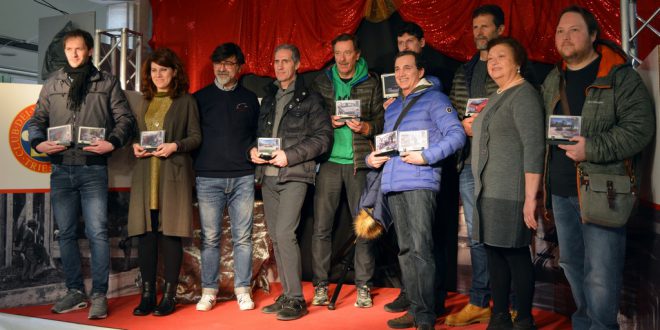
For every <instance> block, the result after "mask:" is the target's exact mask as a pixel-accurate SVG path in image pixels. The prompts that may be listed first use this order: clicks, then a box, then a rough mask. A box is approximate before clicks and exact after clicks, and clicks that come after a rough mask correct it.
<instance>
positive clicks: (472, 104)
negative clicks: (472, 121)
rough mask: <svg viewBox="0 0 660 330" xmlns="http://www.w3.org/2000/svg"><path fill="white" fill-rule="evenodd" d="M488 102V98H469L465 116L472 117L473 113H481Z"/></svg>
mask: <svg viewBox="0 0 660 330" xmlns="http://www.w3.org/2000/svg"><path fill="white" fill-rule="evenodd" d="M487 104H488V98H475V99H468V101H467V105H466V106H465V117H466V118H467V117H472V115H475V114H478V113H480V112H481V110H483V109H484V108H485V107H486V105H487Z"/></svg>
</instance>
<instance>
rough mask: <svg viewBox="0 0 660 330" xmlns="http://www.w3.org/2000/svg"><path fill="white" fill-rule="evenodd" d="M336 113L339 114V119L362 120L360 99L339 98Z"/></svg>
mask: <svg viewBox="0 0 660 330" xmlns="http://www.w3.org/2000/svg"><path fill="white" fill-rule="evenodd" d="M335 115H337V116H339V120H338V121H347V120H351V119H356V120H360V100H338V101H337V102H336V109H335Z"/></svg>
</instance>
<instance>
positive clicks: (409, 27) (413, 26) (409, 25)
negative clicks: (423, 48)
mask: <svg viewBox="0 0 660 330" xmlns="http://www.w3.org/2000/svg"><path fill="white" fill-rule="evenodd" d="M406 33H407V34H409V35H411V36H414V37H415V38H417V39H419V40H422V38H424V30H422V28H421V27H420V26H419V25H417V23H414V22H403V24H401V27H399V30H398V31H397V33H396V36H397V37H400V36H402V35H404V34H406Z"/></svg>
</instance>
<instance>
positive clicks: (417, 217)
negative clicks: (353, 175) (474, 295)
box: [387, 190, 437, 325]
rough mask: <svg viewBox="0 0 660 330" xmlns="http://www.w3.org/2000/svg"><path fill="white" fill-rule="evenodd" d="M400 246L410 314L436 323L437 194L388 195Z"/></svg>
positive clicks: (405, 192) (412, 192) (414, 191)
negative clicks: (435, 231)
mask: <svg viewBox="0 0 660 330" xmlns="http://www.w3.org/2000/svg"><path fill="white" fill-rule="evenodd" d="M387 202H388V205H389V208H390V211H391V213H392V220H393V222H394V227H395V229H396V233H397V240H398V243H399V264H400V265H401V275H402V277H403V285H404V286H405V288H406V295H407V297H408V299H409V300H410V303H411V306H410V310H409V312H410V313H411V314H412V315H413V317H414V318H415V322H416V323H417V324H418V325H419V324H431V325H432V324H435V321H436V314H435V305H436V299H437V298H436V297H435V290H434V288H435V272H436V269H435V258H434V256H433V251H434V250H433V249H434V243H433V221H434V219H435V211H436V193H435V192H433V191H431V190H412V191H403V192H393V193H389V194H388V195H387Z"/></svg>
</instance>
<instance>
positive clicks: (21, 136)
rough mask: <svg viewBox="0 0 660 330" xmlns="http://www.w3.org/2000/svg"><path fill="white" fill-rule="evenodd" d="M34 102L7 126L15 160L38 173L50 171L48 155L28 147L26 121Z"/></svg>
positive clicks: (30, 114) (32, 110) (31, 112)
mask: <svg viewBox="0 0 660 330" xmlns="http://www.w3.org/2000/svg"><path fill="white" fill-rule="evenodd" d="M35 107H36V104H33V105H30V106H28V107H26V108H25V109H23V110H21V112H19V113H18V115H16V117H14V120H13V121H12V122H11V125H10V126H9V148H10V149H11V153H12V154H14V157H16V160H18V162H19V163H21V165H23V166H25V168H27V169H29V170H31V171H35V172H38V173H50V161H49V159H48V155H46V154H41V153H39V152H37V151H36V150H34V149H32V148H31V147H30V139H29V138H28V129H27V122H28V120H29V119H30V117H32V114H33V113H34V109H35Z"/></svg>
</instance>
